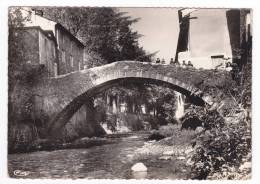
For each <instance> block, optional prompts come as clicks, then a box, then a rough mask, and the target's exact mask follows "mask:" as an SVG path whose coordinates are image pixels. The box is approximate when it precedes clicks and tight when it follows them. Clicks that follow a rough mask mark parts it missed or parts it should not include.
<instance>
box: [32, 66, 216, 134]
mask: <svg viewBox="0 0 260 184" xmlns="http://www.w3.org/2000/svg"><path fill="white" fill-rule="evenodd" d="M210 75H212V74H210ZM205 77H207V71H203V72H202V73H199V72H198V71H197V70H195V69H184V68H180V67H175V66H170V65H160V64H159V65H158V64H150V63H142V62H138V61H120V62H115V63H112V64H108V65H104V66H101V67H95V68H92V69H88V70H82V71H78V72H74V73H70V74H67V75H63V76H59V77H57V78H52V79H50V80H46V81H43V82H42V83H41V84H40V85H39V86H38V87H37V90H38V92H39V93H41V94H40V95H39V96H41V97H42V101H44V103H43V106H42V109H43V110H44V111H46V112H47V114H49V115H50V117H51V118H50V120H49V123H48V124H49V132H50V134H51V135H55V134H56V132H57V131H59V130H60V128H61V127H63V126H64V125H65V124H66V123H67V122H68V121H69V120H70V118H71V117H72V116H73V114H74V113H75V112H76V111H77V110H78V109H79V108H80V107H81V106H82V105H83V104H84V103H88V102H89V104H91V97H92V96H93V95H94V94H95V93H99V92H101V91H103V90H106V89H108V88H110V87H112V86H114V85H117V84H118V83H120V82H122V81H125V80H127V81H134V82H148V83H153V84H159V85H165V86H167V87H169V88H172V89H174V90H175V91H178V92H180V93H182V94H184V95H186V96H188V97H191V98H192V99H193V100H194V102H196V103H197V105H204V104H209V105H211V104H212V103H213V102H212V98H211V96H210V95H209V94H207V93H205V92H203V91H202V90H201V89H200V84H201V83H203V82H204V80H205ZM46 102H47V103H46ZM46 104H48V105H46Z"/></svg>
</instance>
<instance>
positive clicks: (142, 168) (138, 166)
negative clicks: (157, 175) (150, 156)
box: [131, 162, 147, 172]
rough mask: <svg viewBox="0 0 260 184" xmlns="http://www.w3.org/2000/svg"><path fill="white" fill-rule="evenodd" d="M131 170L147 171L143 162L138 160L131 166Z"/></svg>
mask: <svg viewBox="0 0 260 184" xmlns="http://www.w3.org/2000/svg"><path fill="white" fill-rule="evenodd" d="M131 170H132V171H136V172H143V171H147V167H146V166H145V165H144V164H143V163H141V162H139V163H136V164H135V165H133V166H132V167H131Z"/></svg>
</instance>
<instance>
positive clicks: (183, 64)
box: [182, 60, 187, 68]
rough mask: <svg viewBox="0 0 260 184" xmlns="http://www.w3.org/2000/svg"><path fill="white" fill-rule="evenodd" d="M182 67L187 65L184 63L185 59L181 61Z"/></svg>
mask: <svg viewBox="0 0 260 184" xmlns="http://www.w3.org/2000/svg"><path fill="white" fill-rule="evenodd" d="M182 67H183V68H186V67H187V64H186V62H185V60H183V61H182Z"/></svg>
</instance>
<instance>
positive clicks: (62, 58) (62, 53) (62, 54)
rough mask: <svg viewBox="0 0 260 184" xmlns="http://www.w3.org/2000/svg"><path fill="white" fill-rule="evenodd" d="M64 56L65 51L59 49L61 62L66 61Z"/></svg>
mask: <svg viewBox="0 0 260 184" xmlns="http://www.w3.org/2000/svg"><path fill="white" fill-rule="evenodd" d="M65 57H66V56H65V51H61V61H62V62H63V63H65V62H66V58H65Z"/></svg>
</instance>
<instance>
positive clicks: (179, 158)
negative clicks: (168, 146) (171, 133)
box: [177, 156, 185, 160]
mask: <svg viewBox="0 0 260 184" xmlns="http://www.w3.org/2000/svg"><path fill="white" fill-rule="evenodd" d="M177 160H185V157H183V156H180V157H177Z"/></svg>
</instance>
